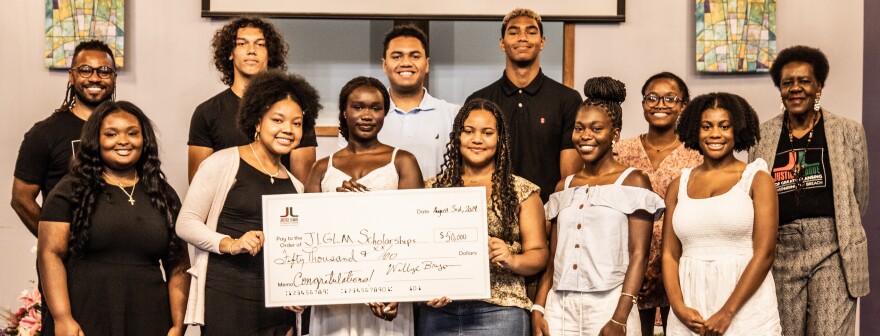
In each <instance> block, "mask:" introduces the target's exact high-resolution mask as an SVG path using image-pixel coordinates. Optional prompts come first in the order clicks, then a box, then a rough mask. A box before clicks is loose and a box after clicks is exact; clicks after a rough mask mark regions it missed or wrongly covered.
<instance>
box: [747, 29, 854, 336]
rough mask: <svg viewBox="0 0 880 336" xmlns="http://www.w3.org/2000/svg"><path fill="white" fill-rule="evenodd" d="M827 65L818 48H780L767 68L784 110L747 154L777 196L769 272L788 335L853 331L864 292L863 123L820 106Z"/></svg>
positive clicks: (851, 333) (762, 128)
mask: <svg viewBox="0 0 880 336" xmlns="http://www.w3.org/2000/svg"><path fill="white" fill-rule="evenodd" d="M829 68H830V67H829V64H828V59H827V58H826V57H825V54H824V53H822V51H821V50H819V49H816V48H811V47H807V46H794V47H790V48H786V49H784V50H782V51H781V52H779V56H777V57H776V60H775V61H774V62H773V65H772V66H771V67H770V75H771V77H772V79H773V84H774V85H776V88H777V89H779V96H780V98H781V99H782V109H783V110H782V113H781V114H779V115H777V116H776V117H774V118H773V119H770V120H768V121H766V122H764V123H763V124H761V134H763V135H764V138H763V139H761V141H760V142H758V144H757V145H755V147H754V148H752V149H751V150H750V151H749V159H758V158H760V159H763V160H765V161H767V163H768V164H769V166H770V167H771V168H772V172H773V180H774V181H775V182H776V192H777V193H778V195H779V235H778V237H777V239H776V243H777V250H776V261H775V262H774V264H773V276H774V278H775V279H776V289H777V295H778V298H779V308H780V310H779V317H780V318H781V319H782V330H783V333H784V334H786V335H854V334H855V327H856V314H857V309H856V304H857V302H858V298H859V297H862V296H865V295H867V294H868V292H869V291H870V287H869V282H868V245H867V244H868V243H867V239H866V236H865V228H864V226H863V225H862V215H864V214H865V210H866V209H867V208H868V193H869V189H868V187H869V185H870V184H869V183H868V182H869V181H868V177H869V176H870V174H869V171H868V149H867V144H866V140H865V129H864V127H863V126H862V125H861V124H859V123H858V122H856V121H853V120H849V119H847V118H844V117H842V116H840V115H837V114H834V113H831V111H829V110H828V109H827V107H826V106H823V105H822V104H821V98H823V95H822V90H823V89H825V79H827V78H828V71H829Z"/></svg>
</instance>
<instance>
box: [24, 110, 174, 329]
mask: <svg viewBox="0 0 880 336" xmlns="http://www.w3.org/2000/svg"><path fill="white" fill-rule="evenodd" d="M80 139H81V143H80V147H79V150H78V151H77V153H76V160H75V161H74V163H73V166H72V167H71V172H70V173H69V174H68V175H67V176H65V177H64V178H63V179H62V180H61V181H60V182H59V183H58V185H57V186H56V187H55V188H54V189H53V190H52V192H50V193H49V195H48V197H47V198H46V202H45V203H44V205H43V212H42V214H41V221H40V226H39V228H40V232H39V242H38V264H39V267H40V275H41V279H40V282H41V283H42V284H43V290H44V295H45V298H46V302H48V304H49V308H50V309H51V311H52V317H51V318H47V319H46V320H45V321H43V329H42V333H43V334H44V335H64V336H68V335H74V336H76V335H83V334H85V335H118V336H123V335H144V336H147V335H177V336H181V335H183V334H184V331H185V330H184V324H183V314H184V310H185V307H186V295H187V289H188V287H189V275H188V274H186V269H187V268H188V267H189V258H188V257H187V253H186V244H184V243H183V242H182V241H181V240H180V239H179V238H178V237H177V235H176V234H175V232H174V222H175V219H176V218H177V213H178V211H179V210H180V200H179V199H178V197H177V193H175V192H174V189H172V188H171V186H170V185H169V184H168V182H167V181H166V180H165V174H164V173H163V172H162V169H161V162H159V145H158V143H157V139H156V134H155V132H154V131H153V124H152V122H151V121H150V119H149V118H147V116H146V115H144V113H143V112H142V111H141V110H140V109H139V108H138V107H137V106H135V105H134V104H132V103H129V102H125V101H120V102H113V101H107V102H104V103H102V104H101V105H99V106H98V107H97V109H95V111H94V113H92V115H91V117H90V118H89V120H88V121H86V124H85V126H83V132H82V136H81V138H80ZM160 261H161V265H162V266H163V267H164V271H165V275H166V276H167V278H168V281H167V282H166V281H164V280H163V277H162V270H161V269H160ZM47 317H48V316H47Z"/></svg>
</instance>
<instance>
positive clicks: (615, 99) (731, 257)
mask: <svg viewBox="0 0 880 336" xmlns="http://www.w3.org/2000/svg"><path fill="white" fill-rule="evenodd" d="M544 42H545V41H544V37H543V26H542V23H541V18H540V16H539V15H538V14H537V13H535V12H533V11H531V10H527V9H515V10H514V11H512V12H510V13H509V14H508V15H507V16H505V18H504V20H503V21H502V25H501V38H500V43H499V47H500V48H501V50H502V52H504V53H505V55H506V66H505V69H504V72H503V74H502V77H501V78H500V79H499V80H498V81H496V82H494V83H492V84H490V85H489V86H487V87H486V88H484V89H481V90H479V91H477V92H475V93H473V94H472V95H471V96H470V97H469V98H468V99H467V101H466V102H465V103H464V105H463V106H461V107H459V106H457V105H454V104H451V103H448V102H446V101H443V100H441V99H437V98H434V97H432V96H430V95H429V94H428V92H427V90H426V89H425V86H424V81H425V78H426V75H427V73H428V69H429V57H428V43H427V37H426V36H425V34H424V33H423V32H422V31H420V30H419V29H418V28H415V27H412V26H399V27H395V28H393V29H392V30H391V31H390V32H389V33H388V34H387V35H386V37H385V40H384V44H383V45H384V55H383V59H382V66H383V70H384V72H385V74H386V75H387V77H388V78H387V79H388V82H389V84H390V86H389V87H388V88H386V86H385V85H384V84H383V83H382V82H381V81H379V80H378V79H375V78H370V77H357V78H354V79H352V80H350V81H349V82H348V83H347V84H346V85H345V86H344V87H343V88H342V89H341V91H340V94H339V100H338V103H339V105H338V107H339V131H340V139H339V144H340V149H339V150H338V151H336V152H335V153H333V154H331V155H330V156H329V157H326V158H322V159H320V160H317V162H316V151H315V146H316V145H317V142H316V138H315V119H316V116H317V114H318V112H319V111H320V110H321V109H322V106H321V104H320V98H319V95H318V92H317V91H316V90H315V89H314V88H313V87H312V86H311V85H310V84H309V83H308V82H307V81H306V80H305V79H304V78H302V77H300V76H297V75H294V74H288V73H286V66H285V64H284V59H285V56H286V52H287V45H286V43H285V42H284V39H283V38H282V37H281V35H280V34H279V33H278V32H277V31H275V28H274V27H273V26H272V25H271V24H270V23H268V22H266V21H264V20H262V19H257V18H239V19H236V20H233V21H231V22H230V23H228V24H227V25H225V26H224V27H222V28H221V29H219V30H218V31H217V33H216V34H215V36H214V39H213V41H212V47H213V49H214V53H213V55H214V63H215V65H216V67H217V69H218V70H219V71H220V72H221V74H222V77H221V78H222V81H223V82H224V83H225V84H227V85H228V86H229V89H227V90H225V91H223V92H221V93H220V94H218V95H217V96H214V97H212V98H211V99H209V100H207V101H205V102H204V103H202V104H201V105H199V106H198V107H197V108H196V111H195V113H194V114H193V117H192V122H191V125H190V134H189V141H188V145H189V165H188V168H189V179H190V187H189V189H188V191H187V193H186V197H185V198H184V200H183V201H182V202H181V201H180V199H179V198H178V195H177V193H176V192H175V191H174V189H173V188H172V187H171V186H170V185H169V184H168V183H167V182H166V176H165V174H164V173H163V171H162V169H161V163H160V160H159V154H158V153H159V149H158V144H157V138H156V132H155V131H154V127H153V125H152V122H151V121H150V119H149V118H148V117H147V115H146V114H145V113H144V112H143V111H141V110H140V109H139V108H138V107H137V106H135V105H134V104H132V103H130V102H125V101H118V102H117V101H115V99H114V95H115V81H116V76H117V74H116V66H115V63H114V60H113V53H112V51H111V50H110V49H109V48H108V47H107V46H106V45H105V44H103V43H101V42H98V41H89V42H83V43H81V44H79V45H78V46H77V48H76V50H75V52H74V57H73V64H72V66H71V69H70V71H69V78H68V80H69V81H68V90H67V94H66V95H65V99H64V102H63V103H62V105H61V107H60V108H59V109H58V110H56V111H55V113H53V114H52V115H51V116H50V117H49V118H47V119H46V120H44V121H41V122H39V123H37V124H36V125H34V127H33V128H32V129H31V130H30V131H28V133H27V134H26V135H25V138H24V141H23V142H22V146H21V149H20V151H19V156H18V161H17V163H16V169H15V180H14V184H13V201H12V205H13V208H14V209H15V211H16V213H17V214H18V215H19V217H20V218H21V219H22V221H23V222H24V223H25V225H26V227H27V228H28V229H29V230H30V231H31V232H32V233H34V234H35V235H37V237H38V241H39V243H38V266H39V267H38V271H39V274H40V283H41V286H42V291H43V295H44V299H45V301H46V302H45V304H44V305H43V307H44V308H46V309H45V310H44V312H43V321H44V325H43V334H44V335H64V336H67V335H95V334H102V335H103V334H107V335H160V334H161V335H178V336H179V335H183V334H184V332H185V331H186V326H188V325H198V326H200V328H201V334H202V335H208V336H210V335H292V334H296V333H297V332H301V331H303V329H306V328H307V329H308V330H309V333H310V334H312V335H414V334H420V335H640V334H641V335H652V334H653V328H654V321H655V316H656V314H657V312H658V311H659V313H660V316H661V317H662V321H663V325H664V331H665V332H667V333H668V334H669V335H721V334H727V335H781V334H786V335H852V334H854V329H855V316H856V303H857V298H858V297H860V296H864V295H866V294H867V293H868V274H867V249H866V239H865V232H864V229H863V227H862V224H861V215H862V214H863V213H864V211H865V209H866V206H867V199H868V168H867V150H866V144H865V134H864V129H863V128H862V126H861V125H860V124H858V123H856V122H854V121H851V120H848V119H845V118H843V117H840V116H837V115H835V114H832V113H831V112H829V111H828V110H827V109H826V108H825V107H823V106H822V105H821V101H820V98H821V92H822V89H823V88H824V85H825V79H826V78H827V76H828V71H829V65H828V61H827V59H826V58H825V56H824V55H823V54H822V52H821V51H819V50H818V49H814V48H810V47H805V46H797V47H792V48H788V49H785V50H783V51H782V52H780V54H779V56H778V58H777V59H776V61H775V63H774V64H773V66H772V68H771V76H772V79H773V83H774V84H775V86H776V87H777V88H778V89H779V94H780V97H781V99H782V105H781V110H782V112H781V113H780V115H779V116H777V117H775V118H773V119H771V120H769V121H766V122H764V123H763V124H761V123H759V120H758V115H757V113H756V112H755V111H754V109H753V108H752V107H751V106H750V105H749V104H748V102H747V101H746V100H745V99H743V98H742V97H739V96H737V95H735V94H731V93H723V92H718V93H709V94H703V95H699V96H697V97H695V98H693V99H691V97H690V92H689V90H688V87H687V85H686V84H685V82H684V81H683V80H682V79H681V78H680V77H678V76H676V75H675V74H672V73H669V72H661V73H658V74H656V75H653V76H651V77H649V78H648V79H647V80H646V81H645V83H644V85H643V86H642V89H641V94H642V108H643V111H642V112H643V115H644V118H645V120H646V121H647V124H648V127H647V132H645V133H643V134H641V135H639V136H637V137H633V138H629V139H623V140H621V139H620V133H621V129H622V126H623V125H622V119H623V110H622V108H621V103H622V102H623V101H624V100H625V98H626V88H625V85H624V84H623V83H621V82H620V81H618V80H615V79H613V78H610V77H594V78H591V79H589V80H588V81H587V82H586V83H585V85H584V91H583V96H584V97H586V98H584V99H582V98H581V95H580V94H579V93H578V92H577V91H575V90H573V89H570V88H568V87H566V86H564V85H562V84H560V83H558V82H556V81H555V80H553V79H551V78H549V77H547V76H545V75H544V74H543V73H542V72H541V68H540V52H541V50H542V49H543V47H544ZM744 150H747V151H748V153H749V161H750V162H749V163H747V162H742V161H740V160H738V159H737V158H736V157H735V156H734V152H736V151H744ZM68 167H69V168H68ZM832 171H833V172H834V173H833V175H832ZM303 182H304V183H303ZM470 186H482V187H485V189H486V199H487V204H488V205H489V209H488V211H487V214H488V218H487V222H488V225H489V227H488V232H489V236H490V237H489V240H488V241H489V244H488V247H487V248H488V255H489V258H490V261H491V263H490V265H491V267H490V276H489V278H490V283H491V297H490V298H488V299H485V300H455V301H453V300H450V299H449V298H447V297H438V298H436V299H433V300H430V301H427V302H420V303H409V302H374V303H369V304H351V305H328V306H313V307H310V312H309V314H308V315H306V316H309V317H310V319H307V320H309V324H308V327H306V326H304V325H301V324H300V323H298V322H300V321H301V319H300V316H299V315H301V313H303V312H304V310H305V309H306V308H307V307H299V306H290V307H283V308H267V307H265V305H264V295H265V289H264V288H263V283H264V282H263V280H264V279H263V257H262V247H263V244H264V236H263V233H262V209H261V197H260V196H261V195H271V194H290V193H303V192H305V193H316V192H369V191H372V190H394V189H416V188H447V187H470ZM38 194H42V196H43V200H44V202H43V204H42V206H40V205H39V204H37V202H36V197H37V195H38ZM160 266H161V267H160ZM209 266H210V267H209ZM670 310H671V311H672V313H673V318H668V315H669V311H670ZM667 326H668V328H667Z"/></svg>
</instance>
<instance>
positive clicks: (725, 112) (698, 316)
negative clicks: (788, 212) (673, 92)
mask: <svg viewBox="0 0 880 336" xmlns="http://www.w3.org/2000/svg"><path fill="white" fill-rule="evenodd" d="M676 133H678V138H679V140H680V141H681V142H683V143H684V145H685V146H687V148H690V149H693V150H696V151H699V152H700V153H701V154H703V164H701V165H700V166H698V167H696V168H683V169H682V170H681V176H680V177H679V178H677V179H675V180H674V181H672V183H671V184H670V185H669V188H668V191H667V193H666V204H667V206H668V208H667V212H666V217H665V223H664V225H663V281H664V284H665V286H666V293H667V295H668V297H669V303H670V305H671V306H672V313H673V314H674V315H675V318H672V319H669V326H668V327H667V330H668V332H669V333H668V334H667V335H710V336H714V335H722V334H724V335H780V326H779V313H778V312H777V311H776V291H775V287H774V286H773V275H771V274H770V266H771V265H773V253H774V247H775V238H776V220H777V217H776V210H777V206H776V190H775V189H774V186H773V180H772V179H771V178H770V174H769V173H768V172H767V163H766V162H764V160H761V159H758V160H755V162H752V163H749V164H746V163H745V162H742V161H739V160H737V159H736V157H734V155H733V152H734V151H743V150H747V149H749V148H751V147H752V146H754V145H755V143H756V142H757V141H758V140H759V139H760V135H759V131H758V115H757V114H756V113H755V110H754V109H752V107H751V106H749V103H748V102H746V100H745V99H743V98H742V97H740V96H737V95H734V94H730V93H724V92H720V93H710V94H706V95H702V96H699V97H697V98H694V100H693V101H691V103H690V104H688V106H687V108H685V110H684V112H683V113H682V115H681V118H680V120H679V124H678V128H677V129H676Z"/></svg>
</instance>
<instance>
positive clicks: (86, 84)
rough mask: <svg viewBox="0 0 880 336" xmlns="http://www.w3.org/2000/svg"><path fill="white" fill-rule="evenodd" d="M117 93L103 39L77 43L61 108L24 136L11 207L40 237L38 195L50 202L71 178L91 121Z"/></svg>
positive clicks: (113, 64) (109, 52)
mask: <svg viewBox="0 0 880 336" xmlns="http://www.w3.org/2000/svg"><path fill="white" fill-rule="evenodd" d="M115 91H116V61H115V60H114V59H113V51H112V50H110V47H108V46H107V45H106V44H104V42H101V41H97V40H92V41H87V42H82V43H80V44H79V45H77V46H76V48H75V49H74V50H73V62H72V63H71V67H70V70H68V74H67V93H66V94H65V96H64V101H63V102H62V103H61V107H59V108H58V109H56V110H55V113H52V115H51V116H49V117H48V118H46V119H44V120H42V121H40V122H38V123H36V124H34V126H33V127H31V129H30V130H29V131H28V132H27V133H26V134H25V135H24V140H23V141H22V142H21V147H20V148H19V150H18V159H17V160H16V161H15V179H14V180H13V182H12V202H11V205H12V209H13V210H15V213H16V214H17V215H18V218H21V221H22V222H23V223H24V225H25V227H27V229H28V230H29V231H30V232H31V234H33V235H34V237H36V236H37V226H38V224H39V221H40V210H41V208H40V205H39V204H37V194H42V196H43V199H44V200H45V199H46V195H48V194H49V191H51V190H52V188H54V187H55V184H57V183H58V181H60V180H61V178H62V177H64V175H65V174H67V171H68V168H69V167H68V166H69V164H70V160H71V159H72V158H73V155H74V151H75V150H76V149H77V148H78V147H79V135H80V132H81V131H82V127H83V125H85V123H86V119H88V118H89V116H90V115H92V111H93V110H94V109H95V108H96V107H98V105H100V104H101V103H103V102H104V101H106V100H109V99H111V98H112V97H113V93H114V92H115Z"/></svg>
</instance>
